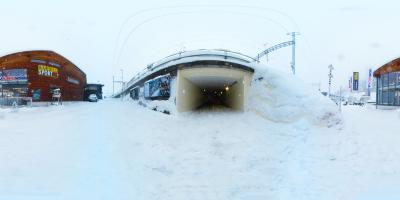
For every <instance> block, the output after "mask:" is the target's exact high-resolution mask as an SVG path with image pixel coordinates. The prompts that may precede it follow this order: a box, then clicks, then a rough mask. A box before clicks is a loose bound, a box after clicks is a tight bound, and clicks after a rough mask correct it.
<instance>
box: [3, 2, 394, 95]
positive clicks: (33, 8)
mask: <svg viewBox="0 0 400 200" xmlns="http://www.w3.org/2000/svg"><path fill="white" fill-rule="evenodd" d="M398 8H400V3H398V2H397V1H394V0H393V1H390V0H381V1H373V0H365V1H360V0H358V1H357V0H353V1H346V0H335V1H318V0H302V1H289V0H280V1H276V0H274V1H262V0H242V1H232V0H226V1H225V0H222V1H217V0H202V1H188V0H168V1H161V0H159V1H155V0H146V1H135V0H130V1H129V0H113V1H99V0H90V1H84V0H58V1H56V0H35V1H31V0H3V1H2V2H1V11H0V20H1V29H0V30H1V37H0V55H1V56H2V55H6V54H9V53H13V52H17V51H23V50H42V49H43V50H53V51H56V52H58V53H60V54H61V55H63V56H65V57H66V58H68V59H69V60H71V61H72V62H74V63H75V64H76V65H77V66H79V67H80V68H81V69H82V70H83V71H85V72H86V74H87V78H88V81H89V82H97V81H99V82H101V83H104V84H106V88H105V90H106V91H108V92H110V91H111V89H112V87H111V86H112V76H113V75H115V76H116V77H117V78H119V77H120V76H121V72H120V69H123V70H124V78H125V80H127V79H128V78H131V77H133V75H134V74H136V73H137V72H138V71H140V70H142V69H143V68H144V67H145V66H146V65H147V64H148V63H151V62H154V61H157V60H158V59H161V58H163V57H165V56H167V55H170V54H173V53H176V52H178V51H180V50H192V49H200V48H224V49H230V50H234V51H239V52H242V53H244V54H248V55H251V56H255V55H256V54H257V53H258V52H259V51H261V50H263V48H264V47H266V46H267V47H268V46H271V45H274V44H277V43H280V42H283V41H287V40H289V39H290V37H289V36H287V35H286V33H287V32H288V31H298V32H301V36H299V37H298V41H297V42H298V48H297V72H298V74H297V75H298V76H299V77H300V78H302V79H304V80H307V81H308V82H310V83H315V84H318V83H321V86H322V89H325V88H326V87H327V73H328V68H327V66H328V65H329V64H333V65H334V67H335V71H334V87H335V89H337V88H338V86H340V85H341V86H343V87H347V84H348V82H347V81H348V78H349V77H350V76H351V73H352V72H353V71H359V72H360V73H361V74H360V76H361V78H362V77H363V76H364V77H366V76H367V69H368V68H372V69H376V68H378V67H379V66H381V65H383V64H385V63H386V62H388V61H390V60H392V59H395V58H397V57H399V56H400V46H399V44H400V37H399V36H400V26H399V23H400V14H399V13H398ZM290 59H291V54H290V48H286V49H282V50H281V51H278V52H276V53H273V54H271V56H270V58H269V62H268V64H269V65H271V66H274V67H276V68H279V69H282V70H284V71H287V72H288V71H289V69H290ZM263 62H266V59H265V58H264V59H263Z"/></svg>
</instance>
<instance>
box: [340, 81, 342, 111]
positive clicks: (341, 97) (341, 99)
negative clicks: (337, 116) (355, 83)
mask: <svg viewBox="0 0 400 200" xmlns="http://www.w3.org/2000/svg"><path fill="white" fill-rule="evenodd" d="M339 112H342V86H340V89H339Z"/></svg>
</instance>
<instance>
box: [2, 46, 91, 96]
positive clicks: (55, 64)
mask: <svg viewBox="0 0 400 200" xmlns="http://www.w3.org/2000/svg"><path fill="white" fill-rule="evenodd" d="M0 86H1V88H0V97H4V98H7V97H32V99H33V101H51V99H52V92H53V90H55V89H60V90H61V95H62V96H61V98H62V100H63V101H82V100H83V97H84V88H85V86H86V74H85V73H84V72H83V71H82V70H81V69H79V68H78V67H77V66H76V65H75V64H73V63H72V62H71V61H69V60H68V59H66V58H64V57H63V56H61V55H59V54H57V53H55V52H53V51H25V52H19V53H13V54H10V55H6V56H3V57H0Z"/></svg>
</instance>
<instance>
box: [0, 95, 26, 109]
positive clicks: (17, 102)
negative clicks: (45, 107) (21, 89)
mask: <svg viewBox="0 0 400 200" xmlns="http://www.w3.org/2000/svg"><path fill="white" fill-rule="evenodd" d="M0 106H1V107H21V106H32V97H0Z"/></svg>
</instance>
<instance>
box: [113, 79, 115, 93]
mask: <svg viewBox="0 0 400 200" xmlns="http://www.w3.org/2000/svg"><path fill="white" fill-rule="evenodd" d="M114 83H115V80H114V76H113V96H114Z"/></svg>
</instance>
